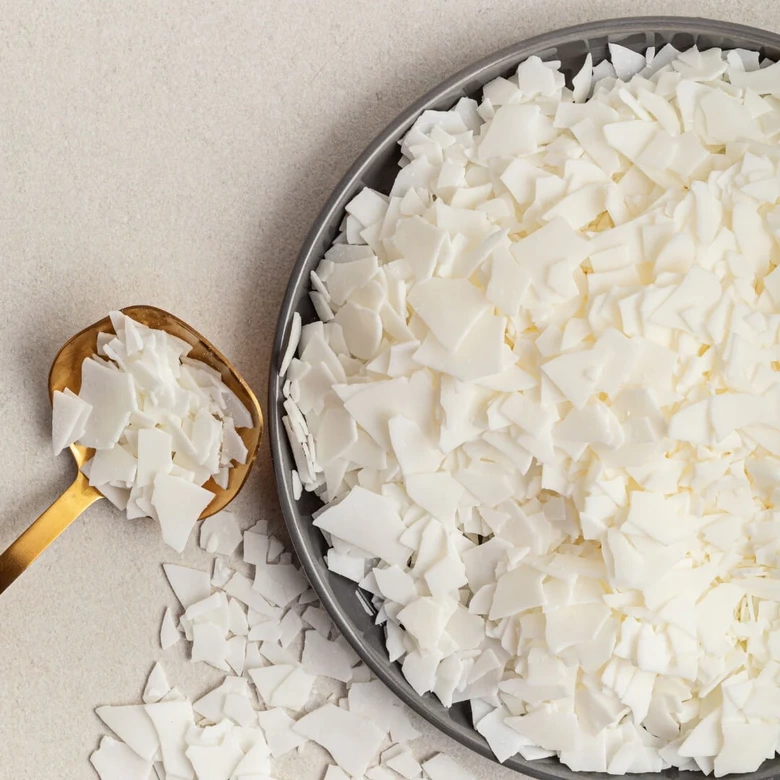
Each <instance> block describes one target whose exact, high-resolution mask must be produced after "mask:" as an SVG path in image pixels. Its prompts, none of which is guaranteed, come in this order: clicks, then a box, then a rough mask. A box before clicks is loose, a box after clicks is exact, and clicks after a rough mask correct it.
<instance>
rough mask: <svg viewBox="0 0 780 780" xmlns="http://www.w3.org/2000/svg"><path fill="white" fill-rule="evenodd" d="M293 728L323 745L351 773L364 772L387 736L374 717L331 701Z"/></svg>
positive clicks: (354, 774) (353, 774)
mask: <svg viewBox="0 0 780 780" xmlns="http://www.w3.org/2000/svg"><path fill="white" fill-rule="evenodd" d="M294 730H295V731H296V733H298V734H300V735H302V736H304V737H306V738H307V739H311V740H312V741H313V742H316V743H317V744H318V745H321V746H322V747H324V748H325V750H327V751H328V752H329V753H330V754H331V756H333V758H334V760H335V761H336V763H337V764H338V765H339V766H340V767H341V768H342V769H344V770H345V771H346V772H347V773H348V774H350V775H352V776H360V775H362V774H364V773H365V771H366V769H368V766H369V763H370V762H371V759H372V758H373V757H374V756H375V755H376V753H377V752H378V751H379V747H380V745H381V744H382V741H383V740H384V736H385V735H384V734H383V733H382V732H381V731H380V730H379V729H378V728H377V727H376V726H375V725H374V724H373V723H371V721H369V720H366V719H365V718H362V717H361V716H359V715H355V714H354V713H352V712H347V710H343V709H341V708H339V707H336V706H334V705H332V704H326V705H325V706H324V707H320V708H319V709H317V710H314V712H311V713H309V714H308V715H304V717H303V718H301V719H300V720H299V721H297V722H296V724H295V726H294Z"/></svg>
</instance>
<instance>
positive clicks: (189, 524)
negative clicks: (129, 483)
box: [151, 474, 214, 552]
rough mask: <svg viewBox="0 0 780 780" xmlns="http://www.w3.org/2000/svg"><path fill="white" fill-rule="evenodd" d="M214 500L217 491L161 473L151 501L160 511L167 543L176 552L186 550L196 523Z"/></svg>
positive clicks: (158, 512) (164, 537)
mask: <svg viewBox="0 0 780 780" xmlns="http://www.w3.org/2000/svg"><path fill="white" fill-rule="evenodd" d="M213 500H214V494H213V493H212V492H211V491H210V490H206V489H205V488H202V487H198V486H197V485H193V484H192V483H191V482H188V481H187V480H185V479H182V478H181V477H171V476H168V475H167V474H158V475H157V477H156V478H155V480H154V492H153V493H152V499H151V502H152V506H154V508H155V509H156V510H157V515H158V517H159V519H160V528H161V529H162V535H163V540H164V541H165V543H166V544H168V545H170V546H171V547H173V549H174V550H176V552H182V551H183V550H184V548H185V546H186V545H187V540H188V539H189V537H190V534H191V532H192V529H193V528H194V527H195V523H196V522H197V521H198V518H199V517H200V515H201V513H202V512H203V510H204V509H206V507H207V506H208V505H209V504H210V503H211V502H212V501H213Z"/></svg>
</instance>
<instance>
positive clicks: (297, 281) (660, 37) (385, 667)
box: [268, 17, 780, 780]
mask: <svg viewBox="0 0 780 780" xmlns="http://www.w3.org/2000/svg"><path fill="white" fill-rule="evenodd" d="M608 43H620V44H621V45H623V46H626V47H628V48H631V49H633V50H635V51H642V52H644V51H645V50H646V49H647V48H648V47H650V46H655V47H657V48H660V47H661V46H663V45H664V44H666V43H671V44H673V45H674V46H675V47H676V48H678V49H681V50H682V49H686V48H689V47H691V46H693V45H694V44H695V45H697V46H698V47H699V48H701V49H708V48H713V47H720V48H745V49H752V50H756V51H759V52H760V53H761V54H762V55H763V56H765V57H768V58H770V59H772V60H780V35H776V34H774V33H769V32H766V31H763V30H758V29H755V28H751V27H744V26H741V25H734V24H729V23H726V22H718V21H712V20H707V19H695V18H684V17H638V18H626V19H616V20H611V21H604V22H595V23H591V24H586V25H579V26H577V27H570V28H567V29H565V30H559V31H555V32H552V33H547V34H545V35H540V36H537V37H535V38H531V39H529V40H527V41H524V42H522V43H519V44H517V45H515V46H512V47H510V48H508V49H504V50H502V51H499V52H497V53H495V54H494V55H492V56H490V57H488V58H487V59H485V60H482V61H480V62H478V63H475V64H474V65H471V66H469V67H467V68H465V69H464V70H463V71H461V72H460V73H458V74H456V75H455V76H453V77H452V78H450V79H448V80H447V81H445V82H444V83H442V84H441V85H439V86H438V87H436V88H435V89H433V90H432V91H431V92H429V93H428V94H427V95H425V96H424V97H423V98H421V99H420V100H419V101H417V102H416V103H415V104H413V105H412V106H410V107H409V108H408V109H407V110H406V111H404V112H403V113H402V114H401V115H400V116H399V117H398V118H397V119H396V120H395V121H394V122H392V123H391V124H390V125H389V126H388V127H387V128H386V129H385V130H384V131H383V132H382V133H381V134H380V135H379V136H377V138H376V139H374V141H373V142H372V143H371V145H370V146H369V147H368V148H367V149H366V150H365V152H363V154H362V155H361V156H360V157H359V158H358V160H357V161H356V162H355V164H354V165H353V166H352V168H351V169H350V170H349V172H348V173H347V174H346V176H345V177H344V179H343V180H342V181H341V183H340V184H339V185H338V187H337V188H336V190H335V191H334V192H333V194H332V195H331V197H330V199H329V201H328V203H327V204H326V206H325V208H324V209H323V210H322V212H321V213H320V215H319V216H318V218H317V220H316V222H315V223H314V226H313V228H312V230H311V232H310V233H309V235H308V237H307V239H306V241H305V242H304V245H303V247H302V248H301V252H300V254H299V256H298V259H297V262H296V264H295V267H294V269H293V272H292V275H291V278H290V282H289V285H288V288H287V292H286V295H285V298H284V301H283V303H282V307H281V311H280V314H279V320H278V323H277V330H276V337H275V343H274V351H273V355H272V360H271V371H270V383H269V403H268V415H269V418H270V419H269V423H270V441H271V452H272V457H273V461H274V470H275V474H276V481H277V487H278V492H279V499H280V502H281V505H282V511H283V513H284V517H285V521H286V523H287V527H288V529H289V532H290V536H291V538H292V541H293V544H294V546H295V549H296V552H297V554H298V557H299V558H300V560H301V563H302V565H303V567H304V570H305V571H306V574H307V576H308V578H309V580H310V582H311V584H312V586H313V587H314V589H315V590H316V592H317V594H318V596H319V598H320V600H321V601H322V604H323V606H324V607H325V608H326V609H327V610H328V612H329V613H330V615H331V617H332V618H333V620H334V622H335V623H336V625H337V626H338V627H339V630H340V631H341V632H342V633H343V634H344V636H345V638H346V639H347V640H348V641H349V642H350V644H351V645H352V646H353V647H354V648H355V650H356V651H357V653H358V655H360V657H361V658H362V659H363V661H365V663H366V664H367V665H368V666H369V667H370V668H371V669H372V670H373V672H374V673H375V674H376V675H377V676H378V677H379V678H380V679H381V680H383V681H384V682H385V684H387V685H388V686H389V687H390V688H391V689H392V690H393V692H394V693H395V694H396V695H397V696H399V697H400V698H401V699H402V700H403V701H405V702H406V703H407V704H408V705H409V706H410V707H411V708H412V709H414V710H415V711H416V712H418V713H419V714H420V715H422V716H423V717H424V718H426V719H427V720H428V721H429V722H430V723H432V724H433V725H434V726H436V727H437V728H439V729H440V730H441V731H443V732H445V733H446V734H448V735H449V736H451V737H453V738H454V739H456V740H458V741H459V742H460V743H461V744H463V745H465V746H466V747H469V748H471V749H472V750H475V751H477V752H478V753H480V754H482V755H484V756H486V757H488V758H493V754H492V752H491V751H490V749H489V747H488V745H487V743H486V742H485V740H484V738H483V737H482V736H481V735H480V734H479V733H477V732H476V731H475V730H474V728H473V727H472V724H471V716H470V708H469V706H468V704H467V703H461V704H458V705H455V706H453V707H452V708H450V709H445V708H444V707H443V706H442V705H441V703H440V702H439V700H438V699H436V698H435V697H434V696H433V695H431V694H428V695H426V696H422V697H421V696H419V695H418V694H417V693H416V692H415V691H414V690H413V689H412V687H411V686H410V685H409V684H408V683H407V682H406V679H405V678H404V676H403V674H402V673H401V668H400V665H399V664H397V663H394V664H391V663H390V661H389V660H388V658H387V653H386V651H385V645H384V629H383V628H382V627H381V626H376V625H375V623H374V610H373V609H372V607H371V603H370V600H369V598H367V597H366V596H365V595H364V594H363V593H362V592H361V591H360V589H359V588H357V586H356V585H355V584H354V583H353V582H351V581H349V580H347V579H345V578H343V577H341V576H339V575H336V574H333V573H332V572H330V571H329V570H328V568H327V566H326V565H325V560H324V556H325V553H326V551H327V549H328V546H327V544H326V542H325V539H324V537H323V536H322V534H321V532H320V531H319V529H317V528H315V527H314V526H313V525H312V522H311V514H312V512H313V511H315V510H316V509H318V508H319V507H320V506H322V504H321V502H320V501H319V500H318V499H317V498H316V497H315V496H313V495H311V494H305V495H304V496H302V497H301V499H300V500H299V501H295V500H294V498H293V492H292V480H291V476H290V474H291V470H292V469H293V468H294V463H293V461H292V456H291V453H290V450H289V446H288V444H287V441H286V438H285V433H284V428H283V426H282V424H281V418H282V416H283V414H284V412H283V409H282V401H283V396H282V392H281V389H282V383H281V382H280V381H279V375H278V370H279V366H280V363H281V357H282V353H283V351H284V347H285V346H286V342H287V338H288V334H289V331H290V324H291V321H292V315H293V313H294V312H296V311H297V312H299V313H300V315H301V318H302V320H303V322H304V323H307V322H312V321H314V320H315V319H316V315H315V313H314V309H313V308H312V306H311V303H310V301H309V297H308V294H307V293H308V291H309V272H310V271H311V270H312V269H313V268H314V267H315V266H316V265H317V263H318V262H319V260H320V258H321V257H322V255H323V254H324V252H325V251H326V250H327V249H328V248H329V246H330V244H331V242H332V241H333V239H334V238H335V237H336V235H337V233H338V228H339V225H340V223H341V221H342V218H343V216H344V207H345V205H346V204H347V203H348V202H349V200H350V199H351V198H352V197H353V196H354V195H355V194H356V193H357V192H358V191H359V190H360V189H361V188H362V187H365V186H367V187H371V188H373V189H375V190H378V191H379V192H385V193H387V192H389V191H390V187H391V186H392V183H393V181H394V179H395V176H396V174H397V172H398V160H399V158H400V152H399V150H398V145H397V142H398V140H399V139H400V138H401V137H402V136H403V135H404V133H405V132H406V131H407V130H408V128H409V127H410V126H411V125H412V123H413V122H414V120H415V119H416V118H417V116H419V114H420V113H421V112H422V111H424V110H425V109H444V110H446V109H448V108H450V107H452V106H453V105H454V104H455V103H456V102H457V101H458V100H459V99H460V98H461V97H474V98H477V99H479V98H480V97H481V94H480V93H481V89H482V86H483V85H484V84H486V83H487V82H488V81H490V80H491V79H494V78H496V77H497V76H508V75H511V74H512V73H513V72H514V70H515V69H516V68H517V65H518V64H519V63H520V62H522V61H523V60H525V59H526V58H527V57H529V56H531V55H533V54H535V55H537V56H539V57H541V58H542V59H544V60H560V61H561V64H562V70H563V72H564V73H565V74H566V77H567V80H568V81H569V83H570V82H571V77H572V76H573V75H574V74H576V73H577V71H578V70H579V68H580V67H581V65H582V64H583V62H584V60H585V57H586V55H587V53H588V52H590V53H591V54H592V55H593V62H594V64H596V63H598V62H600V61H601V60H602V59H604V58H605V57H606V55H607V44H608ZM505 765H506V766H509V767H511V768H513V769H516V770H517V771H519V772H522V773H524V774H526V775H530V776H532V777H538V778H567V779H568V780H575V778H582V777H583V773H578V772H573V771H572V770H570V769H569V768H568V767H566V766H563V765H562V764H561V763H560V762H558V760H557V759H543V760H539V761H526V760H525V759H523V758H522V757H520V756H519V755H516V756H513V757H512V758H510V759H509V760H508V761H506V762H505ZM779 770H780V759H773V760H771V761H767V762H765V763H764V764H763V766H762V767H761V768H760V769H759V770H758V771H757V772H754V773H752V774H748V775H739V777H741V778H743V779H744V780H769V778H772V777H775V776H777V773H778V771H779ZM584 774H589V775H590V776H592V777H597V776H598V777H603V778H604V780H606V779H607V778H608V777H610V776H609V775H607V774H603V775H602V774H600V773H584ZM664 775H666V776H667V777H677V776H680V777H681V778H684V777H686V776H688V777H690V778H695V777H699V776H700V773H696V772H679V771H678V770H676V769H670V770H666V772H664ZM633 777H637V778H646V780H651V778H657V775H652V774H648V775H634V776H633Z"/></svg>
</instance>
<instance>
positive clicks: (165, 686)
mask: <svg viewBox="0 0 780 780" xmlns="http://www.w3.org/2000/svg"><path fill="white" fill-rule="evenodd" d="M170 690H171V686H170V684H169V683H168V678H167V677H166V676H165V670H164V669H163V668H162V666H160V664H159V663H156V664H155V665H154V667H153V668H152V671H151V672H150V673H149V679H148V680H147V681H146V688H145V689H144V694H143V700H144V704H156V703H157V702H158V701H160V700H161V699H162V698H163V697H164V696H165V695H166V694H167V693H168V692H169V691H170Z"/></svg>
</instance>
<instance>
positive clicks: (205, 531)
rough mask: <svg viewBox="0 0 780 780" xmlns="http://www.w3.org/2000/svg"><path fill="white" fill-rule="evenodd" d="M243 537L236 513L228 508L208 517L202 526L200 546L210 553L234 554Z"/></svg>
mask: <svg viewBox="0 0 780 780" xmlns="http://www.w3.org/2000/svg"><path fill="white" fill-rule="evenodd" d="M241 539H242V536H241V530H240V529H239V527H238V522H237V521H236V518H235V515H234V514H233V513H232V512H229V511H227V510H223V511H222V512H217V514H215V515H212V516H211V517H209V518H207V519H206V520H204V521H203V523H202V525H201V527H200V546H201V547H202V548H203V549H204V550H206V551H207V552H210V553H218V554H219V555H232V554H233V552H234V551H235V549H236V547H238V545H239V544H240V543H241Z"/></svg>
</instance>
